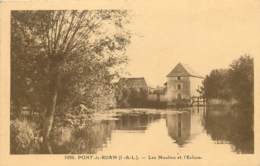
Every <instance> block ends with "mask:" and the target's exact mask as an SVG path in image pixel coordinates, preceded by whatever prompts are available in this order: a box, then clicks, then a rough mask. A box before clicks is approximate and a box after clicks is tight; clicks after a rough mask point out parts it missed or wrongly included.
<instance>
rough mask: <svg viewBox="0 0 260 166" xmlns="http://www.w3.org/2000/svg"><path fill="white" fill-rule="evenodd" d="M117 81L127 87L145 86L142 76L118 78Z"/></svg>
mask: <svg viewBox="0 0 260 166" xmlns="http://www.w3.org/2000/svg"><path fill="white" fill-rule="evenodd" d="M119 83H122V84H124V85H126V86H127V87H129V88H147V84H146V81H145V79H144V77H130V78H120V80H119Z"/></svg>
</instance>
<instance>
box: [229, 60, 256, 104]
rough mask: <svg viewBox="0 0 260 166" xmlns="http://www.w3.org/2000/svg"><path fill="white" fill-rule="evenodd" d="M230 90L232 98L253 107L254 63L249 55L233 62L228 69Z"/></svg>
mask: <svg viewBox="0 0 260 166" xmlns="http://www.w3.org/2000/svg"><path fill="white" fill-rule="evenodd" d="M229 73H230V88H231V91H232V94H233V96H234V97H235V98H236V99H237V100H238V101H239V102H240V103H242V104H244V105H246V106H251V107H253V102H254V62H253V58H251V57H250V56H249V55H244V56H241V57H240V58H239V59H237V60H235V61H233V63H232V64H231V65H230V69H229Z"/></svg>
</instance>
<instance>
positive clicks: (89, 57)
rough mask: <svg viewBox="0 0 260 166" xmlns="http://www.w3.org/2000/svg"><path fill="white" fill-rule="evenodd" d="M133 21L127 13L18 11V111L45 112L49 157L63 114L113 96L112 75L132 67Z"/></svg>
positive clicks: (14, 81)
mask: <svg viewBox="0 0 260 166" xmlns="http://www.w3.org/2000/svg"><path fill="white" fill-rule="evenodd" d="M127 16H128V12H127V11H126V10H84V11H76V10H71V11H69V10H66V11H65V10H58V11H55V10H52V11H12V14H11V32H12V35H11V66H12V67H11V100H12V105H13V106H14V107H18V108H19V106H20V105H24V104H25V103H29V104H30V105H32V106H33V105H35V104H36V103H37V104H38V105H40V108H42V110H44V111H43V112H44V113H45V114H44V121H43V132H42V133H43V138H44V143H43V149H44V152H51V149H50V148H48V138H49V136H50V132H51V129H52V125H53V120H54V115H55V112H56V110H57V109H58V110H59V108H64V105H65V106H67V107H69V106H72V105H73V104H75V103H77V102H80V101H82V100H83V101H85V102H86V103H87V104H89V105H91V103H92V101H93V100H95V99H96V98H98V97H99V96H101V95H106V94H110V93H111V90H112V87H111V86H110V85H111V84H110V83H111V81H112V80H113V79H114V77H116V76H118V72H117V71H115V70H112V69H113V68H114V66H117V65H120V64H123V63H125V62H126V61H127V58H126V56H125V54H124V53H125V51H126V46H127V45H128V44H129V42H130V34H129V32H128V31H126V26H125V25H126V24H127V23H128V19H127ZM22 100H26V101H22ZM62 106H63V107H62ZM18 110H19V109H18ZM60 110H61V109H60Z"/></svg>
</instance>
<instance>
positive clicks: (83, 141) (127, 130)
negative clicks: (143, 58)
mask: <svg viewBox="0 0 260 166" xmlns="http://www.w3.org/2000/svg"><path fill="white" fill-rule="evenodd" d="M244 112H245V113H238V111H228V110H221V109H212V110H208V109H207V110H206V109H205V108H199V109H198V108H190V109H185V110H179V111H177V110H174V109H172V110H171V109H168V110H155V109H134V110H133V109H131V110H127V109H125V110H114V113H113V114H112V115H111V114H110V115H107V117H109V118H103V119H102V118H101V119H97V120H94V121H93V122H91V124H90V125H89V126H88V127H86V128H83V129H80V130H79V129H71V128H67V129H65V130H64V132H63V134H62V137H60V139H59V140H58V141H56V143H55V142H54V143H53V149H54V152H55V153H81V154H82V153H85V154H165V155H167V154H176V153H189V154H190V153H196V154H197V155H206V154H207V153H208V152H210V153H212V152H214V153H216V154H218V153H219V154H227V155H229V154H232V155H233V154H240V153H245V154H250V153H253V152H254V146H253V144H254V142H253V137H254V135H253V125H252V123H253V122H252V119H250V116H249V114H248V113H246V111H244Z"/></svg>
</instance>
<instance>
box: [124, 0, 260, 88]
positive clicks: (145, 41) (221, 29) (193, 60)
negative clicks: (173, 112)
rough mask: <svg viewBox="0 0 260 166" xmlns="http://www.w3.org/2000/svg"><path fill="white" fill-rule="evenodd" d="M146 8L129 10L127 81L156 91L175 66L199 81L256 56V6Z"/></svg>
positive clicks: (217, 2) (259, 14)
mask: <svg viewBox="0 0 260 166" xmlns="http://www.w3.org/2000/svg"><path fill="white" fill-rule="evenodd" d="M136 2H137V1H136ZM149 2H150V3H149V4H148V3H144V2H137V3H135V5H133V6H131V7H132V8H133V10H132V11H131V12H132V18H131V23H130V26H129V27H130V30H131V32H132V33H133V36H132V42H131V44H130V45H129V47H128V50H127V56H128V57H129V64H128V66H127V71H128V72H129V73H130V75H129V77H145V79H146V81H147V83H148V85H149V86H152V87H155V86H161V85H163V83H164V82H165V81H166V75H167V74H168V73H169V72H170V71H171V70H172V69H173V68H174V67H175V65H176V64H177V63H178V62H181V63H185V64H189V66H191V67H192V68H193V70H195V71H196V72H197V73H200V74H201V75H203V76H205V75H206V74H209V72H210V71H211V70H212V69H217V68H227V67H228V65H229V64H230V63H232V61H233V60H235V59H237V58H239V57H240V56H241V55H243V54H245V53H247V54H250V55H251V56H252V57H256V56H258V55H259V53H260V49H259V46H260V35H259V34H260V1H259V0H196V1H195V0H181V1H165V2H167V3H160V4H159V3H158V1H155V0H151V1H149ZM132 4H133V3H132Z"/></svg>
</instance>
